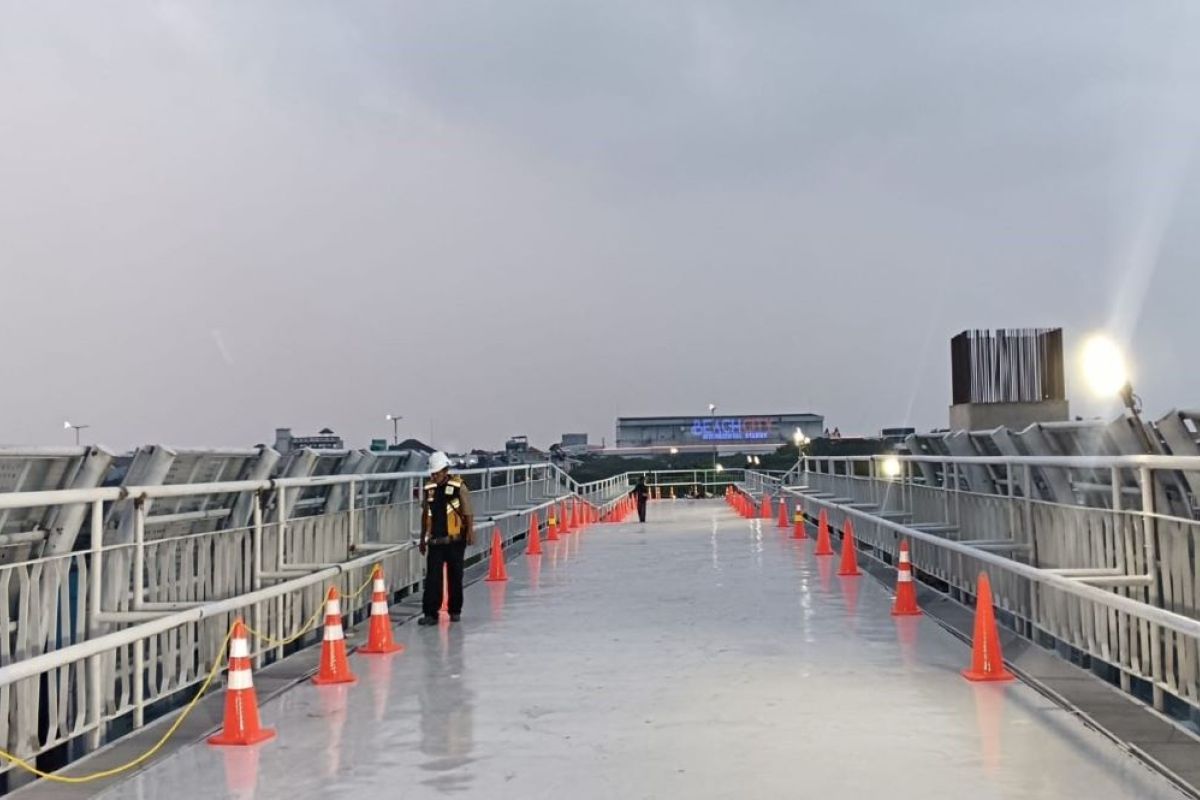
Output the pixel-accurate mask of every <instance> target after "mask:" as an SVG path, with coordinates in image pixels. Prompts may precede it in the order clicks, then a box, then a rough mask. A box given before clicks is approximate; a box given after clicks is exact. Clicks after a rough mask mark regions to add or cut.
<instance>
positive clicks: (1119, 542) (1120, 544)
mask: <svg viewBox="0 0 1200 800" xmlns="http://www.w3.org/2000/svg"><path fill="white" fill-rule="evenodd" d="M1109 482H1110V484H1111V486H1112V508H1113V532H1114V536H1113V540H1114V541H1115V542H1116V550H1117V564H1118V565H1120V566H1122V567H1123V569H1122V570H1121V572H1123V573H1124V574H1126V575H1128V574H1130V573H1131V572H1132V571H1133V570H1134V569H1136V565H1135V564H1126V563H1125V552H1126V551H1125V537H1126V536H1128V535H1129V534H1128V533H1127V532H1126V530H1125V525H1124V514H1123V513H1122V511H1123V509H1124V505H1125V498H1124V497H1122V496H1121V490H1122V489H1123V488H1124V486H1123V485H1122V475H1121V470H1120V468H1118V467H1111V468H1110V469H1109ZM1125 594H1126V596H1128V593H1125ZM1129 627H1131V628H1132V627H1133V626H1132V625H1131V626H1129ZM1135 638H1136V635H1135V634H1134V633H1133V632H1132V631H1130V633H1129V640H1130V641H1131V642H1132V641H1133V640H1134V639H1135ZM1130 649H1133V648H1132V647H1131V648H1130ZM1117 660H1118V661H1119V664H1118V666H1119V667H1120V670H1121V676H1120V681H1121V691H1124V692H1128V691H1130V688H1131V686H1132V683H1133V681H1132V680H1131V679H1130V676H1129V670H1127V669H1126V668H1125V663H1124V660H1122V659H1117Z"/></svg>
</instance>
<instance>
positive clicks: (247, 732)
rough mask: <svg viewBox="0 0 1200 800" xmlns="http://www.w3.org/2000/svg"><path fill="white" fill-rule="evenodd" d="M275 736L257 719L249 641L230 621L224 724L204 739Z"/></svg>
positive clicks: (221, 741) (235, 741) (220, 741)
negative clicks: (231, 632) (230, 631)
mask: <svg viewBox="0 0 1200 800" xmlns="http://www.w3.org/2000/svg"><path fill="white" fill-rule="evenodd" d="M274 737H275V731H274V729H272V728H264V727H262V726H261V725H260V724H259V721H258V697H257V695H255V694H254V678H253V676H252V675H251V674H250V642H249V640H248V639H247V637H246V626H245V625H244V624H243V623H242V621H241V620H240V619H238V620H236V621H235V622H234V623H233V635H231V636H230V637H229V676H228V677H227V678H226V682H225V725H224V727H223V728H221V732H220V733H218V734H217V735H216V736H213V737H211V738H210V739H209V740H208V743H209V744H214V745H243V746H244V745H251V744H258V743H259V742H265V741H267V740H268V739H272V738H274Z"/></svg>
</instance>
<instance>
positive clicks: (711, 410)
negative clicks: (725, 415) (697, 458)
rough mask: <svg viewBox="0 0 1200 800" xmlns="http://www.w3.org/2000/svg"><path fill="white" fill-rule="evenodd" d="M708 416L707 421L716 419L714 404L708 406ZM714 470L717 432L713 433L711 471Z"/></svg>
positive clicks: (715, 406)
mask: <svg viewBox="0 0 1200 800" xmlns="http://www.w3.org/2000/svg"><path fill="white" fill-rule="evenodd" d="M708 416H709V419H716V417H717V405H716V403H709V404H708ZM710 428H711V426H710ZM716 468H717V432H716V431H715V430H714V431H713V469H716Z"/></svg>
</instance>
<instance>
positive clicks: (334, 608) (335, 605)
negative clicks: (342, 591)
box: [325, 600, 342, 617]
mask: <svg viewBox="0 0 1200 800" xmlns="http://www.w3.org/2000/svg"><path fill="white" fill-rule="evenodd" d="M341 615H342V601H341V600H330V601H329V602H328V603H326V604H325V616H327V617H333V616H338V617H340V616H341Z"/></svg>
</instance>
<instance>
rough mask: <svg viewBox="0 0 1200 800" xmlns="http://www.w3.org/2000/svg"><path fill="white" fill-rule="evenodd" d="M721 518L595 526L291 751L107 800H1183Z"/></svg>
mask: <svg viewBox="0 0 1200 800" xmlns="http://www.w3.org/2000/svg"><path fill="white" fill-rule="evenodd" d="M812 548H813V543H812V541H811V540H810V541H807V542H793V541H790V540H788V539H787V538H786V536H785V534H784V533H783V532H781V531H779V530H777V529H775V528H774V527H773V526H772V525H770V524H769V523H766V522H760V521H752V522H748V521H746V520H743V519H740V518H736V517H735V516H734V515H733V514H732V513H731V512H730V511H729V510H728V509H727V508H726V507H725V506H724V505H722V504H719V503H717V502H701V503H685V502H682V501H680V502H678V503H671V502H661V503H655V504H652V506H651V521H650V522H649V523H647V524H646V525H644V526H639V525H638V524H637V523H636V522H634V523H632V524H622V525H610V526H594V527H592V528H590V529H589V530H587V531H585V532H584V533H583V534H582V535H581V536H573V537H572V538H571V539H569V540H568V541H567V542H564V543H560V544H558V545H556V546H552V547H551V548H550V549H548V551H547V554H546V555H545V556H543V557H541V558H540V559H536V560H535V559H528V558H526V557H525V556H519V557H516V558H515V559H513V560H512V561H511V562H510V576H511V580H510V581H509V582H508V583H507V584H486V583H483V582H479V583H475V584H474V585H472V586H470V587H469V588H468V590H467V609H466V612H465V614H464V619H463V622H462V623H460V624H457V625H453V626H451V625H448V624H443V625H442V626H441V627H439V628H436V629H418V628H417V627H416V626H415V625H412V624H406V625H403V626H401V627H400V628H399V629H398V633H397V636H398V639H399V640H400V641H402V642H404V643H405V644H406V645H407V651H406V652H405V653H403V654H400V655H398V656H394V657H391V658H390V659H388V660H383V661H370V662H368V661H367V660H365V659H364V658H361V657H354V658H352V665H353V667H354V669H355V670H356V671H357V673H358V675H359V678H360V681H359V683H358V685H357V686H354V687H352V688H350V689H341V690H336V689H335V690H329V689H318V688H317V687H314V686H311V685H309V684H307V683H305V684H302V685H298V686H296V687H295V688H293V689H291V690H289V691H287V692H285V693H284V694H282V695H281V696H280V697H278V698H277V699H274V700H272V701H269V702H266V703H265V704H264V706H263V709H262V713H263V717H264V719H265V721H266V722H267V723H268V724H270V725H273V726H275V727H276V728H277V729H278V732H279V736H278V738H277V739H276V740H275V741H273V742H270V743H267V744H266V745H264V746H261V747H259V748H256V749H253V750H248V751H247V750H239V749H215V748H211V747H208V746H206V745H205V744H203V743H196V744H194V745H189V746H186V747H183V748H182V749H180V750H178V751H177V752H175V753H174V754H173V755H170V756H169V757H166V758H164V759H163V760H162V761H159V762H157V763H156V764H154V765H153V766H152V767H151V768H150V769H148V770H146V771H145V772H143V773H141V774H138V775H136V776H134V777H132V778H130V779H129V780H127V781H125V782H124V783H121V784H117V785H115V786H112V787H110V788H108V789H106V790H104V791H103V792H102V793H101V794H100V795H98V796H100V797H103V798H105V800H135V798H136V800H184V799H185V798H216V797H231V798H239V800H249V799H251V798H253V800H276V799H277V798H286V799H287V800H310V799H311V800H316V799H317V798H343V797H347V798H348V797H361V798H385V797H387V798H391V797H405V798H421V797H463V798H471V797H487V798H496V797H514V798H516V797H521V798H528V797H556V798H561V797H570V798H650V797H661V798H670V797H764V798H767V797H846V798H871V797H879V798H893V799H896V800H899V799H900V798H964V797H970V798H976V799H979V798H1062V797H1073V796H1084V795H1086V796H1088V797H1089V798H1093V799H1094V800H1106V799H1107V798H1132V797H1137V798H1144V799H1147V800H1153V799H1155V798H1177V797H1182V796H1183V795H1182V794H1181V793H1180V792H1179V791H1178V790H1176V789H1175V788H1174V787H1172V786H1171V785H1170V784H1169V783H1168V782H1167V781H1166V780H1165V779H1163V778H1161V777H1160V776H1159V775H1157V774H1156V773H1154V772H1152V771H1150V770H1149V769H1148V768H1146V767H1145V766H1144V765H1143V764H1141V762H1139V761H1137V760H1135V759H1134V758H1132V757H1131V756H1129V755H1127V754H1126V753H1124V752H1123V751H1121V750H1120V749H1119V748H1118V747H1117V746H1115V745H1114V744H1112V743H1111V742H1110V741H1109V740H1108V739H1107V738H1105V737H1103V736H1102V735H1100V734H1098V733H1096V732H1094V731H1092V730H1090V729H1089V728H1087V727H1085V726H1084V725H1083V724H1082V723H1081V722H1080V721H1079V720H1078V719H1077V718H1076V717H1074V716H1073V715H1072V714H1071V713H1070V712H1069V711H1067V710H1065V709H1063V708H1060V707H1059V706H1057V705H1055V704H1053V703H1052V702H1050V701H1049V700H1047V699H1045V698H1044V697H1043V696H1042V695H1040V694H1039V693H1037V692H1036V691H1034V690H1033V689H1032V688H1030V687H1028V686H1026V685H1023V684H1020V683H1016V684H1009V685H975V684H971V683H968V682H966V681H965V680H963V679H962V678H960V676H959V670H960V669H961V668H962V667H963V666H964V665H965V664H966V662H967V658H968V649H967V647H966V646H965V645H964V644H963V643H962V642H961V641H959V640H958V639H957V638H955V637H953V636H952V635H951V634H949V633H947V632H946V631H944V630H943V629H942V628H940V627H939V626H938V625H937V624H936V623H934V622H932V621H931V620H929V619H926V618H919V619H905V620H899V621H897V620H894V619H893V618H892V617H891V616H889V613H888V609H889V603H890V598H889V594H890V592H889V590H888V589H887V588H886V587H884V586H883V585H881V584H879V583H878V582H876V581H875V580H874V579H872V578H871V577H869V576H864V577H861V578H856V579H842V578H838V577H836V576H835V575H834V572H835V570H836V565H835V564H834V563H833V559H828V558H827V559H817V558H815V557H814V556H813V555H812Z"/></svg>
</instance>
